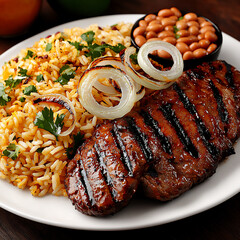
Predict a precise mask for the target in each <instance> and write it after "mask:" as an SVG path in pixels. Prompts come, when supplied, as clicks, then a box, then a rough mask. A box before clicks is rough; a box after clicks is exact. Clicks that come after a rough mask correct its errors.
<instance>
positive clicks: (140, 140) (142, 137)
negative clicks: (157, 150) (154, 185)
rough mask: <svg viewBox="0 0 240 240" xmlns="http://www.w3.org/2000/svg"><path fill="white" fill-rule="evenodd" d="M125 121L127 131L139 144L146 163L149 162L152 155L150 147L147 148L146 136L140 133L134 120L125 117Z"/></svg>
mask: <svg viewBox="0 0 240 240" xmlns="http://www.w3.org/2000/svg"><path fill="white" fill-rule="evenodd" d="M126 121H127V123H128V127H129V130H130V131H131V133H132V134H133V136H134V137H135V139H136V140H137V142H138V143H139V146H140V148H141V150H142V152H143V154H144V156H145V159H146V161H147V162H151V161H152V160H153V154H152V151H151V149H150V147H149V146H148V138H147V136H146V135H145V134H144V133H142V131H141V129H140V128H139V127H138V126H137V124H136V122H135V120H134V118H131V117H126Z"/></svg>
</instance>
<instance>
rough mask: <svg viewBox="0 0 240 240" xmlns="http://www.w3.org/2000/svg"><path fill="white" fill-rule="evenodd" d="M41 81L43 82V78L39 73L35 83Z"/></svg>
mask: <svg viewBox="0 0 240 240" xmlns="http://www.w3.org/2000/svg"><path fill="white" fill-rule="evenodd" d="M41 81H44V78H43V75H42V74H41V73H40V74H39V75H38V76H37V82H41Z"/></svg>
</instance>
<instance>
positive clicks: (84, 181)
mask: <svg viewBox="0 0 240 240" xmlns="http://www.w3.org/2000/svg"><path fill="white" fill-rule="evenodd" d="M76 169H79V171H80V179H79V180H80V182H81V183H82V186H83V187H84V189H85V192H86V193H87V195H88V198H89V201H90V203H91V205H92V206H93V205H94V204H95V199H94V197H93V192H92V188H91V186H90V184H89V182H88V178H87V173H86V171H85V169H84V166H83V163H82V160H81V159H80V160H78V161H77V168H76Z"/></svg>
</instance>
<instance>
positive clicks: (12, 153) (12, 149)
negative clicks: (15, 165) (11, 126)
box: [3, 143, 20, 160]
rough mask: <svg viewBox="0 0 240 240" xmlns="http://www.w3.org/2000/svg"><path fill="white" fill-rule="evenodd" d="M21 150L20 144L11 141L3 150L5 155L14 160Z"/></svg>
mask: <svg viewBox="0 0 240 240" xmlns="http://www.w3.org/2000/svg"><path fill="white" fill-rule="evenodd" d="M19 152H20V148H19V146H18V145H16V144H14V143H10V144H9V145H8V146H7V148H6V149H5V150H4V151H3V156H6V157H9V158H11V159H12V160H16V159H17V157H18V155H19Z"/></svg>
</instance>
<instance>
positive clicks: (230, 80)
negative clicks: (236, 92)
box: [222, 61, 235, 89]
mask: <svg viewBox="0 0 240 240" xmlns="http://www.w3.org/2000/svg"><path fill="white" fill-rule="evenodd" d="M222 63H223V64H224V65H225V66H226V69H227V71H226V73H225V78H226V79H227V81H228V83H229V85H230V87H231V88H232V89H235V85H234V80H233V73H232V66H231V65H230V64H228V63H227V62H225V61H222Z"/></svg>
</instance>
